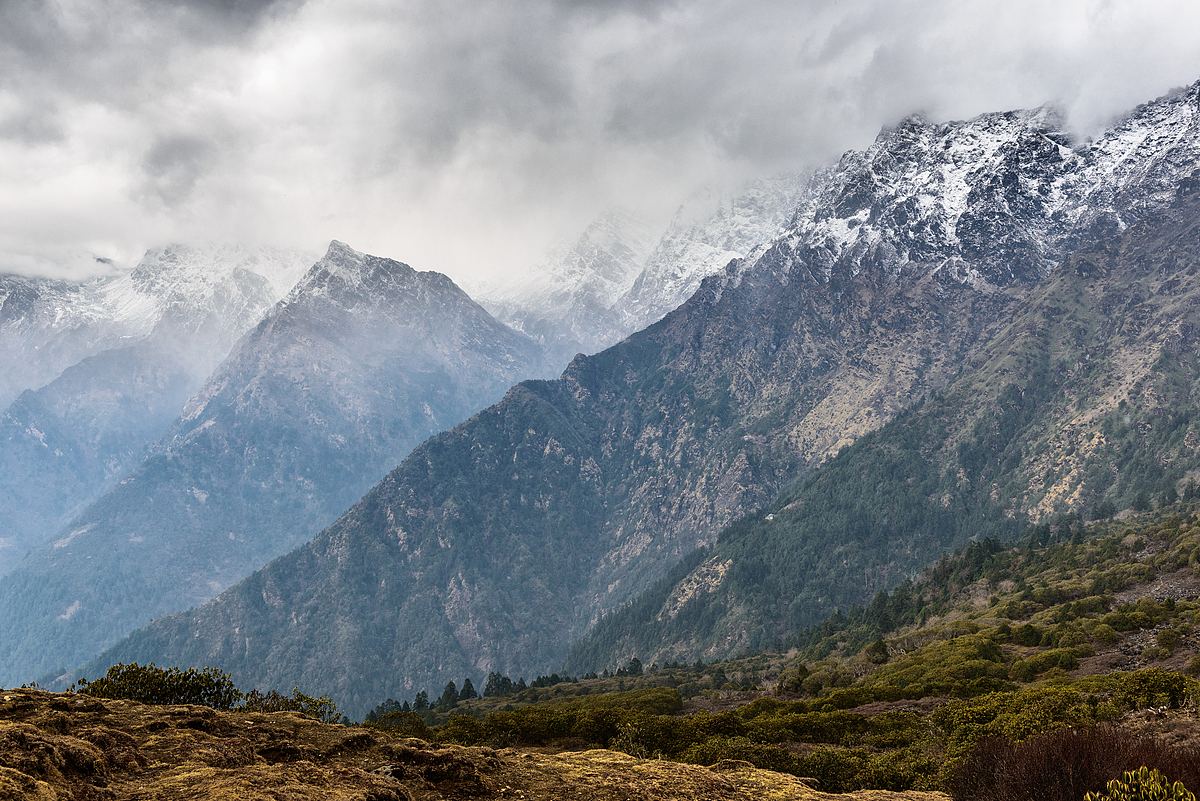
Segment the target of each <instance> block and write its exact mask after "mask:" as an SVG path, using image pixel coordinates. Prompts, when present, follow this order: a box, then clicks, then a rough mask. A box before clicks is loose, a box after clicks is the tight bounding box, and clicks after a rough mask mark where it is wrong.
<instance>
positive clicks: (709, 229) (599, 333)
mask: <svg viewBox="0 0 1200 801" xmlns="http://www.w3.org/2000/svg"><path fill="white" fill-rule="evenodd" d="M807 188H808V183H807V180H806V179H805V178H804V177H802V176H799V175H793V174H785V175H781V176H777V177H775V178H771V179H761V180H758V181H754V182H751V183H750V184H748V185H747V186H745V187H742V188H741V189H740V190H739V191H737V192H734V193H732V194H723V193H720V192H717V191H716V190H714V189H711V188H707V189H703V190H700V191H697V192H695V193H693V195H692V196H691V197H689V198H688V200H687V201H686V202H685V203H683V204H682V205H681V206H680V207H679V209H678V210H677V211H676V213H675V215H674V217H672V219H671V221H670V223H669V224H668V225H667V227H666V229H665V230H663V231H662V232H661V233H660V234H659V235H658V237H657V240H655V238H654V237H653V236H652V234H651V232H652V231H653V230H654V226H653V225H652V224H650V223H648V222H646V221H645V220H642V219H640V218H639V217H637V216H636V215H634V214H633V213H631V212H629V211H626V210H621V209H617V210H613V211H609V212H607V213H605V214H603V215H601V216H600V217H599V218H598V219H596V220H595V221H594V222H593V223H592V224H591V225H589V226H588V227H587V228H586V229H585V230H584V232H583V233H582V234H581V235H580V236H579V238H578V239H577V240H575V241H574V242H572V243H570V244H569V245H565V246H562V247H560V248H558V249H556V250H555V251H554V252H553V253H552V254H551V255H550V257H549V258H548V259H547V260H546V262H545V263H543V264H542V265H540V266H539V267H538V268H536V269H534V270H532V271H531V272H530V273H529V274H527V275H526V276H524V277H523V278H522V279H521V280H518V281H514V282H509V283H493V284H490V285H484V286H481V287H480V288H479V289H478V290H477V293H478V294H479V296H480V298H481V302H482V303H483V304H484V305H485V306H487V308H488V309H489V310H491V311H492V312H493V313H494V314H495V315H496V316H497V317H498V318H499V319H501V320H503V321H504V322H506V323H508V324H510V325H512V326H513V327H515V328H517V329H518V330H521V331H524V332H525V333H527V334H529V335H530V336H532V337H534V338H535V339H537V340H538V341H539V342H541V343H543V344H544V345H545V346H546V348H547V349H548V350H549V351H550V352H551V355H552V357H553V362H554V363H555V364H562V365H565V364H567V362H569V361H570V360H571V358H572V357H573V356H575V355H576V354H577V353H587V354H592V353H598V352H599V351H601V350H604V349H605V348H607V347H609V346H611V345H614V344H616V343H617V342H620V341H621V340H622V339H624V338H625V337H627V336H629V335H630V334H632V333H633V332H635V331H639V330H641V329H642V328H645V327H646V326H648V325H650V324H651V323H653V322H655V321H657V320H659V319H660V318H662V317H663V316H664V315H665V314H666V313H667V312H669V311H671V310H672V309H674V308H676V307H678V306H679V305H680V304H682V303H683V302H684V301H685V300H687V299H688V298H689V297H691V296H692V294H693V293H694V292H695V291H696V289H697V288H698V287H699V286H700V282H701V281H702V280H704V279H705V278H707V277H708V276H710V275H715V274H716V273H719V272H720V271H721V270H722V269H724V268H725V265H727V264H728V263H729V262H731V261H733V260H734V259H739V258H742V257H743V256H745V255H746V254H747V253H749V252H750V250H751V249H753V248H754V247H755V246H756V245H758V244H761V243H763V242H767V241H769V240H771V239H773V238H775V237H776V236H777V235H778V234H779V233H781V232H782V231H783V230H784V228H785V226H786V225H787V223H788V222H789V221H790V220H791V217H792V215H793V214H794V213H795V211H796V209H797V208H798V207H799V206H800V203H801V201H802V200H803V199H804V197H805V193H806V191H807Z"/></svg>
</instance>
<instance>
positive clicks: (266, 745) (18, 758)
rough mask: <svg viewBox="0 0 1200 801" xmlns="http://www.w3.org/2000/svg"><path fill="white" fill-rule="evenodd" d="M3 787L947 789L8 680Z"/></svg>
mask: <svg viewBox="0 0 1200 801" xmlns="http://www.w3.org/2000/svg"><path fill="white" fill-rule="evenodd" d="M0 798H4V799H6V801H7V800H8V799H14V801H17V800H19V801H56V800H60V799H61V800H65V799H80V800H82V799H89V801H91V800H92V799H103V800H104V801H125V800H126V799H129V800H130V801H133V799H139V800H146V801H148V799H164V800H173V799H188V800H189V801H190V800H191V799H196V800H197V801H198V800H199V799H231V800H232V799H237V800H238V801H259V800H260V799H261V800H262V801H267V799H270V801H302V800H306V799H313V800H314V801H315V800H316V799H321V800H322V801H343V800H345V801H349V800H350V799H355V800H356V801H434V800H435V799H438V800H440V799H468V798H469V799H491V798H497V799H498V798H512V799H518V798H520V799H529V800H530V801H535V800H536V799H547V801H549V799H598V800H599V801H625V799H629V800H630V801H632V800H633V799H646V800H649V799H656V800H657V799H662V801H675V800H676V799H678V801H684V799H688V800H689V801H709V800H710V799H711V800H712V801H716V800H717V799H721V801H743V800H744V801H752V800H755V801H757V800H760V799H769V800H771V801H834V800H835V799H862V800H863V801H868V800H870V801H938V800H939V799H944V798H945V797H944V796H941V795H938V794H936V793H919V792H908V793H891V792H862V793H854V794H850V795H830V794H825V793H820V792H817V791H816V790H814V789H812V788H811V787H809V786H808V785H807V784H806V783H805V782H803V781H801V780H799V779H798V778H796V777H794V776H786V775H783V774H779V773H774V772H771V771H767V770H761V769H758V768H755V767H753V766H751V765H749V764H748V763H745V762H735V761H725V762H721V763H719V764H716V765H713V766H711V767H704V766H698V765H685V764H680V763H676V762H668V761H663V760H653V759H637V758H635V757H632V756H629V755H627V754H622V753H616V752H613V751H606V750H590V751H581V752H569V753H556V754H548V753H538V752H533V751H518V750H514V749H508V748H504V749H498V750H497V749H492V748H470V747H460V746H442V747H437V746H432V745H430V744H428V743H426V742H424V741H421V740H415V739H407V738H402V737H398V736H395V735H392V734H389V733H387V732H383V731H380V730H376V729H368V728H364V727H356V726H342V725H335V724H327V723H321V722H319V721H316V720H313V719H311V718H306V717H303V716H301V715H299V714H296V713H292V712H275V713H249V712H220V711H217V710H214V709H209V708H207V707H199V706H157V705H156V706H151V705H144V704H139V703H136V702H133V701H124V700H110V699H100V698H95V697H91V696H88V695H83V694H56V693H47V692H43V691H40V690H28V689H21V690H8V691H3V692H0Z"/></svg>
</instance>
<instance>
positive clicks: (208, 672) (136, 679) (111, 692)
mask: <svg viewBox="0 0 1200 801" xmlns="http://www.w3.org/2000/svg"><path fill="white" fill-rule="evenodd" d="M71 689H72V690H74V691H76V692H81V693H85V694H87V695H95V696H97V697H100V698H124V699H127V700H130V701H140V702H141V703H143V704H196V705H198V706H207V707H212V708H213V709H232V708H233V707H234V706H236V705H237V704H238V702H239V701H241V700H242V698H243V694H242V691H241V690H239V689H238V688H237V687H236V686H235V685H234V683H233V679H231V678H230V677H229V674H227V673H222V672H221V671H220V670H217V669H216V668H211V667H210V668H204V669H203V670H197V669H196V668H188V669H187V670H180V669H179V668H173V667H172V668H160V667H158V666H157V665H155V664H153V663H151V664H149V665H139V664H137V663H136V662H133V663H130V664H120V665H113V666H112V667H110V668H109V669H108V672H107V673H105V674H104V675H103V676H101V677H100V678H98V679H96V680H95V681H88V680H87V679H80V680H79V681H77V682H76V683H75V684H74V685H72V687H71Z"/></svg>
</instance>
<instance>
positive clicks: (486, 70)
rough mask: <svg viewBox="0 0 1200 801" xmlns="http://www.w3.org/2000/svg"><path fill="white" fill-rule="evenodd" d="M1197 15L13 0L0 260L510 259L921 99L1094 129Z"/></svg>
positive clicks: (1133, 96)
mask: <svg viewBox="0 0 1200 801" xmlns="http://www.w3.org/2000/svg"><path fill="white" fill-rule="evenodd" d="M1197 31H1200V4H1197V3H1196V2H1195V0H1160V1H1158V2H1155V1H1154V0H1111V1H1110V2H1099V1H1094V2H1086V1H1085V0H1056V1H1055V2H1045V0H997V1H996V2H972V1H971V0H921V2H915V1H913V0H845V1H844V2H836V3H835V2H814V1H797V0H779V1H778V2H758V3H748V2H744V0H742V1H740V2H739V1H738V0H698V1H697V2H679V3H673V2H660V3H645V2H641V3H639V2H633V1H632V0H630V1H629V2H590V3H589V2H557V3H552V2H539V1H538V0H526V1H523V2H517V1H516V0H513V1H512V2H503V0H497V1H496V2H488V1H487V0H484V2H463V3H446V2H437V1H436V0H429V1H428V2H427V1H425V0H401V1H400V2H382V0H309V1H308V2H300V0H279V1H278V2H265V1H264V2H248V1H247V0H210V2H207V3H200V2H187V3H185V2H163V0H157V1H155V0H145V1H144V2H136V1H135V0H55V1H54V2H51V1H50V0H4V1H3V2H0V270H13V271H19V272H26V273H42V274H52V275H79V274H81V273H82V272H84V271H87V270H94V269H95V268H96V267H95V263H94V261H93V260H92V257H93V256H105V257H111V258H115V259H117V260H118V261H119V262H126V263H128V262H130V261H132V260H136V258H137V256H138V255H139V254H140V252H141V251H142V250H143V249H144V248H146V247H148V246H152V245H156V244H162V243H164V242H168V241H195V242H199V241H205V240H224V241H228V240H238V241H246V242H264V243H271V244H279V245H293V246H303V247H318V246H319V245H320V243H321V242H323V241H325V240H328V239H332V238H338V239H343V240H346V241H348V242H350V243H352V244H353V245H354V246H355V247H358V248H361V249H366V250H370V251H372V252H376V253H380V254H385V255H390V256H393V257H395V258H399V259H403V260H406V261H409V262H410V263H412V264H414V265H415V266H419V267H422V268H429V269H439V270H443V271H445V272H448V273H450V274H452V275H457V276H465V277H470V278H480V277H483V276H486V275H489V274H491V273H494V272H496V271H516V270H521V269H525V268H526V266H527V265H528V264H530V263H531V261H534V260H536V258H537V256H538V255H539V254H540V253H541V252H542V251H543V250H544V248H545V247H546V246H547V245H548V244H550V243H551V242H552V241H553V240H557V239H559V238H561V237H562V236H564V235H566V234H569V233H571V232H572V231H573V229H575V228H576V227H578V226H580V225H581V224H582V223H583V222H584V220H585V219H586V218H588V217H590V216H591V215H592V214H594V213H596V212H597V211H599V210H601V209H603V208H605V207H608V206H610V205H612V204H615V203H621V204H624V205H627V206H631V207H634V208H635V209H640V210H642V211H644V212H646V213H649V214H665V213H669V211H670V210H671V209H672V207H673V205H674V203H675V202H677V201H678V200H679V199H681V198H682V197H683V196H684V195H685V194H686V193H687V192H689V191H690V190H691V189H692V188H693V187H695V186H696V185H698V184H700V183H706V182H716V183H726V182H730V181H735V180H739V179H742V178H745V177H750V176H754V175H759V174H766V173H771V172H774V171H777V170H781V169H786V168H796V167H800V166H803V165H806V164H817V163H822V162H825V161H828V160H830V159H833V158H836V156H837V155H838V153H840V152H841V151H842V150H845V149H847V148H850V147H861V146H862V145H864V144H865V143H867V142H868V141H870V139H871V138H872V137H873V136H874V134H875V133H876V131H877V130H878V129H879V127H880V126H881V125H884V124H887V123H890V122H893V121H895V120H896V119H898V118H900V117H901V116H903V115H904V114H907V113H909V112H911V111H915V110H921V111H924V112H925V113H927V114H929V115H930V116H932V117H935V118H962V117H967V116H971V115H973V114H976V113H979V112H983V111H988V110H996V109H1005V108H1013V107H1023V106H1031V105H1037V104H1039V103H1041V102H1045V101H1054V102H1058V103H1060V104H1061V105H1062V106H1064V107H1065V108H1066V109H1067V111H1068V112H1069V113H1070V115H1071V117H1070V118H1071V120H1072V124H1073V126H1074V127H1075V128H1076V129H1077V131H1078V132H1080V134H1081V135H1086V133H1087V132H1088V131H1091V130H1095V129H1096V128H1097V127H1098V126H1100V125H1102V124H1103V123H1104V122H1105V121H1106V120H1107V119H1109V118H1110V117H1112V116H1113V115H1115V114H1118V113H1120V112H1121V111H1123V110H1125V109H1127V108H1129V107H1130V106H1132V105H1135V104H1136V103H1138V102H1140V101H1142V100H1147V99H1150V98H1152V97H1154V96H1156V95H1159V94H1162V93H1164V92H1165V91H1167V90H1168V89H1170V88H1171V87H1173V86H1178V85H1182V84H1187V83H1191V82H1192V81H1194V80H1196V79H1197V78H1200V33H1197Z"/></svg>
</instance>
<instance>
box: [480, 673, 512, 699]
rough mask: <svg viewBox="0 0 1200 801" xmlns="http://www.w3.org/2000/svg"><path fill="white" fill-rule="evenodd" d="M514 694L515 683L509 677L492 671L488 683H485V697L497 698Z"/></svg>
mask: <svg viewBox="0 0 1200 801" xmlns="http://www.w3.org/2000/svg"><path fill="white" fill-rule="evenodd" d="M512 694H513V682H512V679H510V678H509V677H508V676H503V675H501V674H499V673H497V672H495V671H492V672H491V673H489V674H488V676H487V681H485V682H484V683H483V697H484V698H497V697H500V696H504V695H512Z"/></svg>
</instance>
